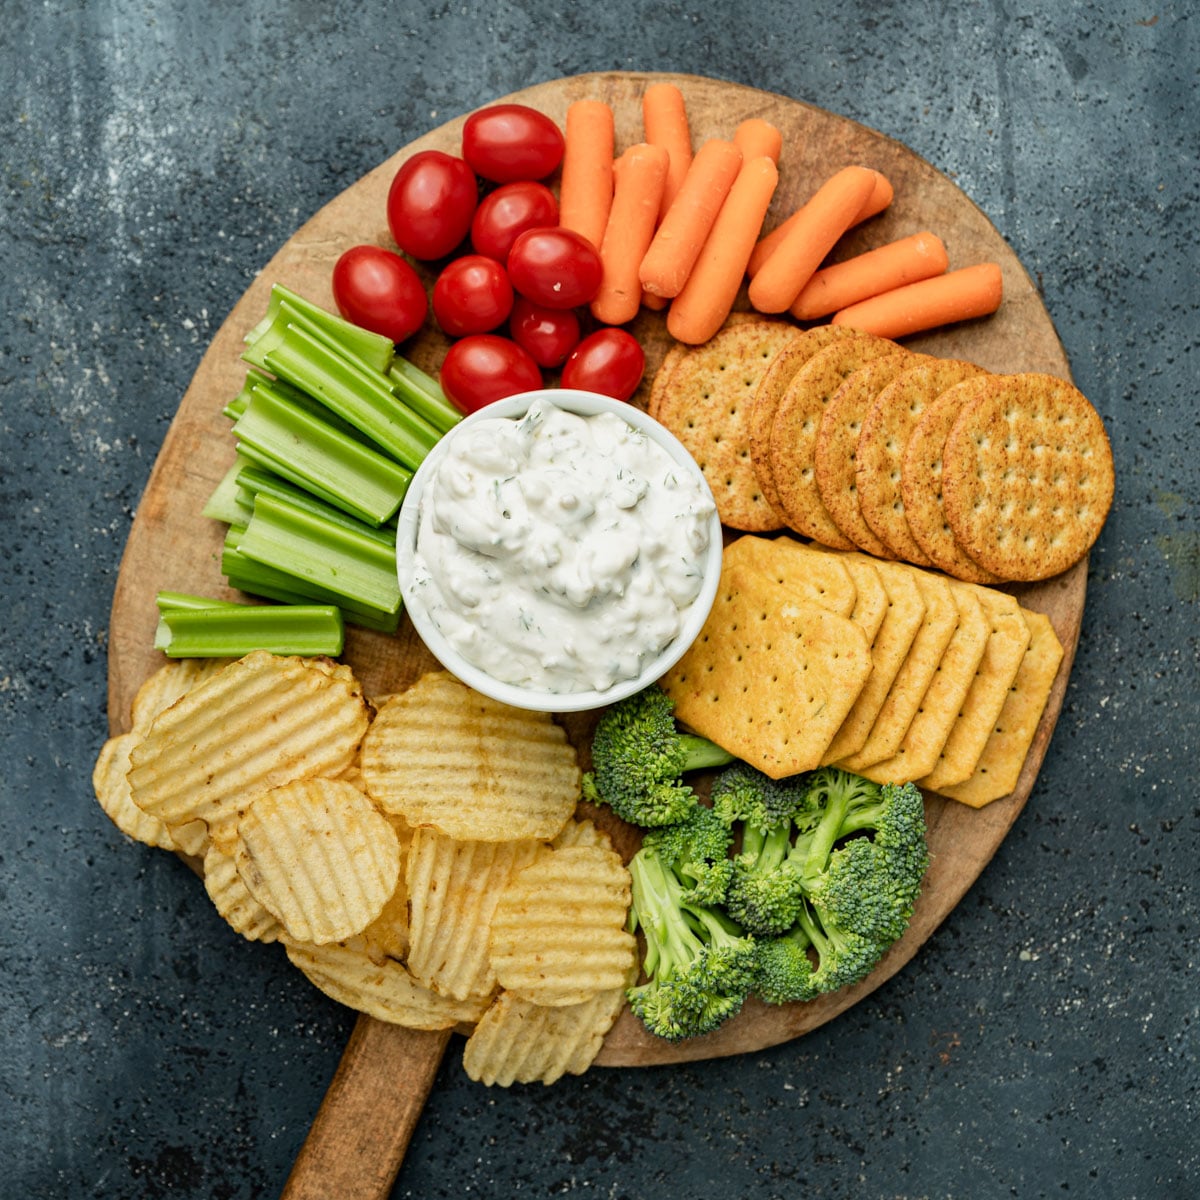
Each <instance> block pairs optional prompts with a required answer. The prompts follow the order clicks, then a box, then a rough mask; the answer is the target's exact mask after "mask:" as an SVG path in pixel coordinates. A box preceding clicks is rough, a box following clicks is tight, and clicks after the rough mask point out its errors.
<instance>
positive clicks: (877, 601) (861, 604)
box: [842, 554, 888, 645]
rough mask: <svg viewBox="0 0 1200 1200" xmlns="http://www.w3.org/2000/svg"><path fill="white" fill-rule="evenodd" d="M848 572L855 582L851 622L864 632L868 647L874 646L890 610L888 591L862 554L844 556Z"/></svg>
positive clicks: (873, 567)
mask: <svg viewBox="0 0 1200 1200" xmlns="http://www.w3.org/2000/svg"><path fill="white" fill-rule="evenodd" d="M842 562H843V563H844V564H845V567H846V571H847V573H848V574H849V576H850V578H851V579H852V580H853V582H854V608H853V609H852V610H851V612H850V620H852V621H853V622H854V623H855V625H857V626H858V627H859V629H861V630H862V631H863V636H864V637H865V638H866V639H867V644H868V645H873V644H874V642H875V637H876V635H877V634H878V633H879V629H880V626H881V625H882V624H883V619H884V617H885V616H886V615H887V610H888V594H887V589H886V588H885V587H884V586H883V580H882V579H880V577H879V572H878V571H877V570H876V569H875V564H874V563H873V562H871V560H870V559H869V558H866V557H864V556H863V555H860V554H846V555H843V556H842Z"/></svg>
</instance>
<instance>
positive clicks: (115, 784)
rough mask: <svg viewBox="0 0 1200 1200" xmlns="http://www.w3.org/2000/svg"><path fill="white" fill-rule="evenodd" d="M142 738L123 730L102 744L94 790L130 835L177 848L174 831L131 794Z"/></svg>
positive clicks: (147, 842) (111, 817)
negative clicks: (134, 755) (132, 765)
mask: <svg viewBox="0 0 1200 1200" xmlns="http://www.w3.org/2000/svg"><path fill="white" fill-rule="evenodd" d="M140 741H141V735H140V734H138V733H121V734H118V735H117V736H116V737H111V738H109V739H108V740H107V741H106V742H105V743H104V745H103V746H101V747H100V753H99V754H98V755H97V757H96V765H95V766H94V767H93V768H92V790H93V791H94V792H95V793H96V800H97V802H98V803H99V805H100V807H101V808H102V809H103V810H104V812H105V813H106V814H107V816H108V819H109V820H110V821H112V823H113V824H114V825H115V826H116V827H117V828H118V829H119V830H120V831H121V832H122V833H123V834H125V836H126V837H131V838H133V840H134V841H135V842H142V843H143V844H144V845H147V846H157V847H158V848H159V849H160V850H175V849H177V845H176V842H175V839H174V838H173V837H172V836H171V831H170V830H169V829H168V828H167V827H166V825H165V824H164V823H163V822H162V821H160V820H159V819H158V818H157V817H152V816H151V815H150V814H149V813H146V812H143V811H142V810H141V809H140V808H138V806H137V805H136V804H134V802H133V800H132V798H131V797H130V794H129V756H130V753H131V752H132V750H133V748H134V746H136V745H137V744H138V743H139V742H140ZM202 832H203V831H202Z"/></svg>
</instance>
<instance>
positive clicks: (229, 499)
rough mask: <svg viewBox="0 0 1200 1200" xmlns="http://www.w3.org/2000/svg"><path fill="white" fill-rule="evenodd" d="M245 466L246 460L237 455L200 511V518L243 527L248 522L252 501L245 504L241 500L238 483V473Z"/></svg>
mask: <svg viewBox="0 0 1200 1200" xmlns="http://www.w3.org/2000/svg"><path fill="white" fill-rule="evenodd" d="M247 465H248V464H247V462H246V460H245V459H244V458H242V457H241V456H240V455H239V456H238V458H237V459H236V460H235V461H234V464H233V466H232V467H230V468H229V470H228V471H226V472H225V475H224V476H223V477H222V479H221V482H220V483H218V484H217V486H216V487H215V488H213V492H212V495H211V496H209V498H208V500H207V501H206V502H205V505H204V507H203V508H202V509H201V510H200V515H201V516H202V517H208V518H209V519H210V520H213V521H221V522H223V523H224V524H226V525H245V523H246V522H247V521H248V520H250V510H251V508H252V507H253V501H251V502H250V503H248V504H247V503H245V502H244V501H243V500H242V499H241V497H240V491H241V484H240V483H239V482H238V472H239V471H242V470H244V469H245V468H246V466H247Z"/></svg>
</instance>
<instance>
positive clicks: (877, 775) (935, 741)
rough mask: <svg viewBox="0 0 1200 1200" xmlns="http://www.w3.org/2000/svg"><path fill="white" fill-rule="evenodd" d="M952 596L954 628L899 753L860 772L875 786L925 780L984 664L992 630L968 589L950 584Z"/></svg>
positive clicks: (980, 605) (979, 605)
mask: <svg viewBox="0 0 1200 1200" xmlns="http://www.w3.org/2000/svg"><path fill="white" fill-rule="evenodd" d="M950 594H951V596H953V598H954V604H955V607H956V608H957V609H958V628H957V629H955V631H954V635H953V636H952V637H951V639H950V644H949V645H948V646H947V647H946V652H945V654H943V655H942V659H941V661H940V662H939V663H938V665H937V670H936V672H935V673H934V676H933V679H932V680H931V681H930V684H929V687H928V688H927V689H926V690H925V695H924V697H922V699H921V705H920V707H919V708H918V709H917V712H916V715H915V716H914V717H913V719H912V724H911V725H909V727H908V732H907V733H906V734H905V735H904V740H903V741H902V742H901V743H900V749H899V750H897V751H896V753H895V754H894V755H893V756H892V757H891V758H888V759H885V760H884V761H883V762H879V763H874V764H872V765H871V766H869V767H864V768H863V771H862V774H863V775H865V776H866V777H867V778H868V779H873V780H874V781H875V782H876V783H909V782H911V781H912V780H915V779H920V778H921V777H922V776H924V775H928V774H929V772H930V771H932V770H933V768H934V767H935V766H937V760H938V755H939V754H940V753H941V751H942V747H943V746H944V745H945V744H946V739H947V738H948V737H949V736H950V730H951V729H952V728H953V726H954V722H955V721H956V720H957V719H958V714H959V713H960V712H961V711H962V706H963V701H964V700H965V699H966V696H967V691H968V690H969V689H970V687H971V683H972V681H973V680H974V678H975V672H976V670H977V669H978V667H979V662H980V659H982V658H983V651H984V649H985V648H986V646H987V640H988V637H989V635H990V634H991V629H992V627H991V622H989V621H988V619H987V617H986V616H985V615H984V611H983V604H982V603H981V602H980V600H979V598H978V597H977V596H976V595H974V594H973V593H972V592H971V591H970V590H969V589H968V588H964V587H958V586H956V585H955V584H953V583H951V584H950Z"/></svg>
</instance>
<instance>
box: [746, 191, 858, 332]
mask: <svg viewBox="0 0 1200 1200" xmlns="http://www.w3.org/2000/svg"><path fill="white" fill-rule="evenodd" d="M874 186H875V177H874V175H873V174H872V172H870V171H868V170H867V168H866V167H843V168H842V169H841V170H840V171H838V172H837V174H836V175H834V176H833V177H832V178H830V179H828V180H826V181H825V182H824V183H823V184H821V186H820V187H819V188H818V189H817V190H816V192H815V193H814V195H813V197H812V199H810V200H809V202H808V203H807V204H806V205H805V206H804V207H803V208H802V209H800V211H799V213H797V215H796V221H795V223H794V224H793V225H792V227H791V229H789V230H788V231H787V233H786V234H785V235H784V236H783V238H782V239H781V240H780V242H779V245H778V246H776V247H775V249H774V250H773V251H772V252H771V253H770V255H768V257H767V260H766V262H764V263H763V265H762V266H761V267H759V269H758V273H757V274H756V275H755V276H754V278H753V279H752V280H751V281H750V303H751V304H752V305H753V306H754V307H755V308H757V309H758V311H759V312H765V313H777V312H783V310H784V309H785V308H787V307H788V305H789V304H791V303H792V301H793V300H795V299H796V297H797V296H798V295H799V293H800V289H801V288H802V287H803V286H804V285H805V284H806V283H807V282H808V281H809V280H810V279H811V278H812V276H813V272H814V271H816V269H817V268H818V267H819V266H820V265H821V260H822V259H823V258H824V257H825V256H826V255H827V254H828V253H829V251H830V250H832V249H833V245H834V243H835V242H836V241H837V240H838V238H840V237H841V236H842V234H843V233H845V232H846V230H847V229H848V228H849V227H850V225H851V223H852V222H853V220H854V218H855V217H856V216H857V215H858V212H859V209H861V208H862V206H863V204H864V203H866V200H867V197H868V196H870V194H871V189H872V188H873V187H874Z"/></svg>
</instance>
